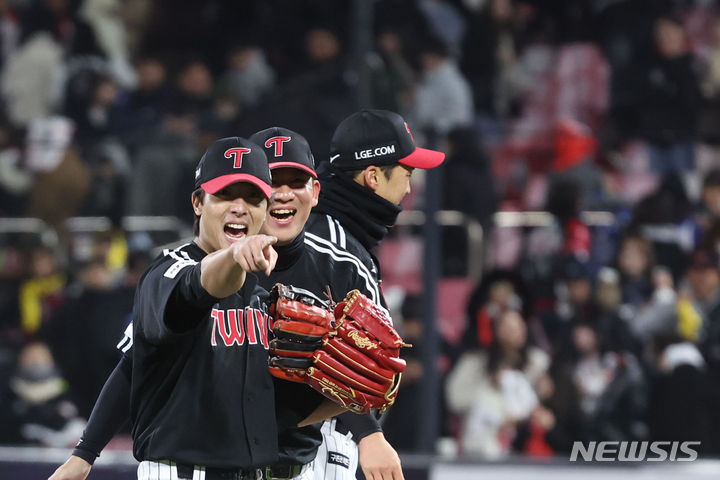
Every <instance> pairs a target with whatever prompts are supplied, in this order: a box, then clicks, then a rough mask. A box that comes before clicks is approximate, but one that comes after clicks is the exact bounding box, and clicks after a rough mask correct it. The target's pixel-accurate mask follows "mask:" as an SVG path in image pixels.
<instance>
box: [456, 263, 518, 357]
mask: <svg viewBox="0 0 720 480" xmlns="http://www.w3.org/2000/svg"><path fill="white" fill-rule="evenodd" d="M528 296H529V294H528V292H527V289H526V287H525V284H524V282H523V280H522V278H521V276H520V275H519V274H518V272H516V271H510V270H491V271H489V272H487V273H485V274H483V277H482V280H481V281H480V283H479V285H478V286H477V287H475V289H474V290H473V292H472V293H471V294H470V300H469V301H468V306H467V326H466V329H465V332H464V333H463V336H462V344H461V349H462V351H461V352H460V353H464V352H465V351H469V350H477V349H480V350H484V349H487V348H488V347H489V346H490V344H491V343H492V340H493V324H494V323H495V322H496V321H497V319H498V318H499V317H500V315H501V314H503V313H504V312H506V311H508V310H515V311H518V312H523V316H524V317H527V316H528V314H529V313H530V312H531V310H532V303H531V301H530V298H528Z"/></svg>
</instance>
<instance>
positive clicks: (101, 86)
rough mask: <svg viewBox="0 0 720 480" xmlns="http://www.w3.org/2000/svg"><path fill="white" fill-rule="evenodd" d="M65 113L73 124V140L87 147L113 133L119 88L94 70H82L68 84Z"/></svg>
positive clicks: (82, 146)
mask: <svg viewBox="0 0 720 480" xmlns="http://www.w3.org/2000/svg"><path fill="white" fill-rule="evenodd" d="M67 90H68V93H67V95H66V97H65V98H66V101H65V113H66V115H67V116H68V117H69V118H70V119H72V120H73V122H74V124H75V140H76V142H77V143H78V144H79V146H80V147H81V148H89V147H91V146H92V145H94V144H96V143H97V142H98V141H99V140H100V139H102V138H104V137H106V136H108V135H111V134H112V133H114V132H113V131H112V127H113V125H112V123H111V114H114V111H113V110H114V107H115V103H116V98H117V96H118V87H117V85H116V84H115V82H114V81H113V80H112V78H110V77H108V76H107V75H105V74H103V73H100V72H96V71H93V70H82V71H80V72H78V73H76V74H75V75H74V76H73V77H72V78H70V79H69V81H68V86H67Z"/></svg>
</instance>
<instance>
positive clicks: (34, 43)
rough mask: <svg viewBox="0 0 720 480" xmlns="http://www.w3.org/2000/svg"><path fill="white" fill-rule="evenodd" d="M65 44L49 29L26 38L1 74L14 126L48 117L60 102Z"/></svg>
mask: <svg viewBox="0 0 720 480" xmlns="http://www.w3.org/2000/svg"><path fill="white" fill-rule="evenodd" d="M63 55H64V51H63V48H62V45H61V44H60V43H59V42H58V41H57V40H56V39H55V38H54V37H53V36H52V35H51V34H50V33H48V32H44V31H40V32H37V33H36V34H35V35H33V36H32V37H29V38H27V39H26V40H24V41H23V43H22V44H21V45H20V47H19V48H18V50H17V52H16V54H15V55H13V56H12V57H10V58H9V59H8V60H7V62H6V64H5V66H4V68H3V70H2V74H1V75H0V83H1V85H0V87H1V90H2V97H3V100H4V102H5V108H6V109H7V114H8V117H9V118H10V120H11V121H12V123H13V124H14V125H15V126H23V127H24V126H27V125H28V123H30V121H31V120H32V119H35V118H38V117H47V116H48V115H50V114H51V113H53V112H54V111H55V109H56V108H57V107H58V106H59V104H60V103H61V99H62V95H61V91H60V85H61V82H60V78H59V73H60V72H62V71H63Z"/></svg>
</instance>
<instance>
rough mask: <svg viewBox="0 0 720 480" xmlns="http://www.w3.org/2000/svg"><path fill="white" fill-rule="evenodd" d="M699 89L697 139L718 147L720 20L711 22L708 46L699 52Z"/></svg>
mask: <svg viewBox="0 0 720 480" xmlns="http://www.w3.org/2000/svg"><path fill="white" fill-rule="evenodd" d="M700 60H701V63H702V65H701V69H700V88H701V91H702V95H703V101H702V103H701V105H700V113H699V117H698V137H699V139H700V140H701V141H702V142H703V143H706V144H710V145H712V146H713V147H715V148H717V147H718V146H720V18H717V17H716V18H714V19H713V21H712V31H711V37H710V45H709V47H708V48H707V49H705V50H703V51H701V52H700Z"/></svg>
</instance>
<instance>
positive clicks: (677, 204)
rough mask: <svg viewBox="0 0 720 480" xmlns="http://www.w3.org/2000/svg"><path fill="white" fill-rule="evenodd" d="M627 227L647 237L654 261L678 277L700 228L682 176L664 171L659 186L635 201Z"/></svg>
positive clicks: (674, 276)
mask: <svg viewBox="0 0 720 480" xmlns="http://www.w3.org/2000/svg"><path fill="white" fill-rule="evenodd" d="M628 228H629V229H630V230H632V231H636V232H639V233H640V235H642V236H643V237H644V238H646V239H648V240H650V241H651V242H652V244H653V251H654V255H655V261H656V263H657V264H658V265H664V266H666V267H668V268H669V269H670V271H671V272H672V275H673V278H674V279H675V280H677V279H679V278H680V276H681V275H682V273H683V271H684V270H685V265H686V264H687V259H688V255H689V254H690V252H692V250H693V248H694V247H695V242H696V238H697V237H698V230H699V228H698V226H697V223H696V222H695V219H694V218H693V212H692V204H691V203H690V199H689V198H688V195H687V192H686V190H685V186H684V185H683V182H682V179H681V178H679V177H678V176H677V175H675V174H672V173H668V174H666V175H665V176H664V177H663V180H662V183H661V184H660V186H659V187H658V188H657V189H656V190H655V191H654V192H652V193H650V194H649V195H647V196H646V197H644V198H643V199H642V200H640V201H639V202H638V203H637V204H636V205H635V207H634V210H633V218H632V221H631V222H630V225H629V226H628Z"/></svg>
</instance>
